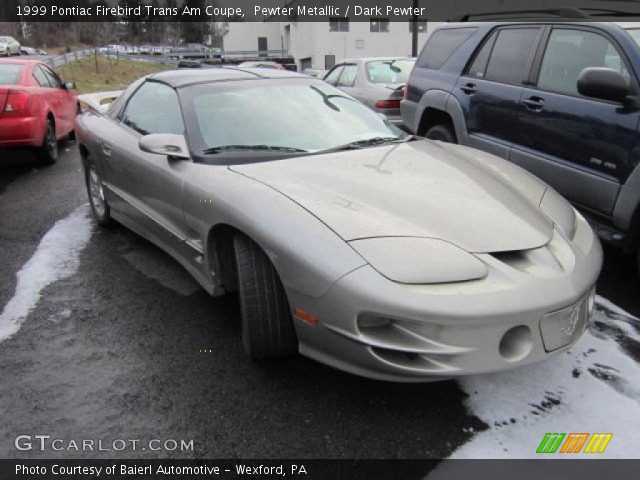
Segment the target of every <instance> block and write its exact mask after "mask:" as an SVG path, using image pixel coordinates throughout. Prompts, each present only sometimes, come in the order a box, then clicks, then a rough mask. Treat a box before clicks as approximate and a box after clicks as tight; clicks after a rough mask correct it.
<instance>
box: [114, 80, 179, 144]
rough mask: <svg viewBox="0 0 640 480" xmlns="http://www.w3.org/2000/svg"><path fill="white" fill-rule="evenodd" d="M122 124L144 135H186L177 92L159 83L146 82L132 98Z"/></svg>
mask: <svg viewBox="0 0 640 480" xmlns="http://www.w3.org/2000/svg"><path fill="white" fill-rule="evenodd" d="M122 123H124V124H125V125H127V126H128V127H130V128H133V129H134V130H136V131H137V132H140V133H141V134H142V135H147V134H149V133H175V134H182V133H184V124H183V123H182V114H181V112H180V104H179V103H178V96H177V95H176V92H175V90H174V89H173V88H171V87H169V86H167V85H165V84H163V83H158V82H146V83H145V84H144V85H142V86H141V87H140V88H139V89H138V90H137V91H136V92H135V93H134V94H133V95H132V96H131V99H130V100H129V103H128V104H127V106H126V108H125V110H124V113H123V115H122Z"/></svg>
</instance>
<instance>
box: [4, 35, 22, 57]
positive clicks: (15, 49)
mask: <svg viewBox="0 0 640 480" xmlns="http://www.w3.org/2000/svg"><path fill="white" fill-rule="evenodd" d="M0 55H4V56H6V57H10V56H11V55H20V43H19V42H18V41H17V40H16V39H15V38H13V37H0Z"/></svg>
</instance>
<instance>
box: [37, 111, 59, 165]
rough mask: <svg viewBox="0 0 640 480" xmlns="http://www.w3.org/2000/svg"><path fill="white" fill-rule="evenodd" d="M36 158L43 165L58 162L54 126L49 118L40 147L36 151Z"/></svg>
mask: <svg viewBox="0 0 640 480" xmlns="http://www.w3.org/2000/svg"><path fill="white" fill-rule="evenodd" d="M38 157H39V158H40V160H41V161H42V162H43V163H46V164H52V163H56V160H58V140H57V139H56V125H55V123H53V120H52V119H51V118H49V119H47V126H46V128H45V131H44V139H43V140H42V146H41V147H40V149H39V150H38Z"/></svg>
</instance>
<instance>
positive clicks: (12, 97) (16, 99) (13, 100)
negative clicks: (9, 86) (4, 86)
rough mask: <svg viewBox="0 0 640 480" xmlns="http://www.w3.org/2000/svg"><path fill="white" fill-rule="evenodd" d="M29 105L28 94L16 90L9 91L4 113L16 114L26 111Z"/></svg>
mask: <svg viewBox="0 0 640 480" xmlns="http://www.w3.org/2000/svg"><path fill="white" fill-rule="evenodd" d="M28 105H29V94H28V93H27V92H21V91H16V90H10V91H9V95H7V101H6V102H5V104H4V111H5V113H13V114H18V113H22V112H24V111H25V110H26V109H27V106H28Z"/></svg>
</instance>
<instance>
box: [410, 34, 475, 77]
mask: <svg viewBox="0 0 640 480" xmlns="http://www.w3.org/2000/svg"><path fill="white" fill-rule="evenodd" d="M476 30H477V28H475V27H468V28H446V29H443V30H437V31H435V32H433V34H432V35H431V38H430V39H429V41H428V42H427V44H426V45H425V47H424V48H423V49H422V53H420V57H419V58H418V62H417V63H416V65H417V66H418V67H424V68H431V69H438V68H440V67H442V66H443V65H444V64H445V62H446V61H447V60H449V58H450V57H451V55H453V54H454V52H455V51H456V50H457V49H458V48H459V47H460V46H461V45H462V44H463V43H464V42H465V41H466V40H467V39H468V38H469V37H470V36H471V35H473V34H474V32H475V31H476Z"/></svg>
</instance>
